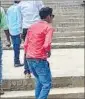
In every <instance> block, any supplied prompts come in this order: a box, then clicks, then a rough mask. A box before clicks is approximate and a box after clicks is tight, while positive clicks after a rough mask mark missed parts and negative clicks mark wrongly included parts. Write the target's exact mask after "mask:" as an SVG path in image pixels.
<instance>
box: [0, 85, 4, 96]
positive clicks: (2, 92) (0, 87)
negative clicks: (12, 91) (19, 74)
mask: <svg viewBox="0 0 85 99" xmlns="http://www.w3.org/2000/svg"><path fill="white" fill-rule="evenodd" d="M3 94H4V91H3V88H2V85H0V95H3Z"/></svg>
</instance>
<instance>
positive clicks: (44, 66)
mask: <svg viewBox="0 0 85 99" xmlns="http://www.w3.org/2000/svg"><path fill="white" fill-rule="evenodd" d="M35 70H36V72H37V74H38V75H47V73H48V72H49V71H50V69H49V63H48V62H47V61H43V60H42V61H40V62H39V63H38V64H37V66H36V68H35Z"/></svg>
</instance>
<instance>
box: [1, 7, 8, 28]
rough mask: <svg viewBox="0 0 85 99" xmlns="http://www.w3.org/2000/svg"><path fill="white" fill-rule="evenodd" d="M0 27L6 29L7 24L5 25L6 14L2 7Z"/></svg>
mask: <svg viewBox="0 0 85 99" xmlns="http://www.w3.org/2000/svg"><path fill="white" fill-rule="evenodd" d="M1 15H2V16H1V27H2V28H3V29H4V30H7V29H8V26H7V20H6V14H5V11H4V9H3V8H1Z"/></svg>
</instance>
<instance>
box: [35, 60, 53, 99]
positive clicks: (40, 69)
mask: <svg viewBox="0 0 85 99" xmlns="http://www.w3.org/2000/svg"><path fill="white" fill-rule="evenodd" d="M35 70H36V73H37V75H38V78H39V81H40V83H41V84H42V89H41V91H40V94H39V97H38V99H47V97H48V94H49V91H50V89H51V86H52V76H51V71H50V68H49V63H48V61H47V60H46V61H43V60H42V61H40V62H39V63H38V64H37V67H36V68H35ZM38 87H39V86H38Z"/></svg>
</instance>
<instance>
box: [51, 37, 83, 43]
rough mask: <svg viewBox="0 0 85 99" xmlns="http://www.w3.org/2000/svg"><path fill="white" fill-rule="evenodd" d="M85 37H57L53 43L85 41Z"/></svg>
mask: <svg viewBox="0 0 85 99" xmlns="http://www.w3.org/2000/svg"><path fill="white" fill-rule="evenodd" d="M84 39H85V37H84V36H81V37H55V38H53V40H52V42H53V43H62V42H63V43H64V42H84Z"/></svg>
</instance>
